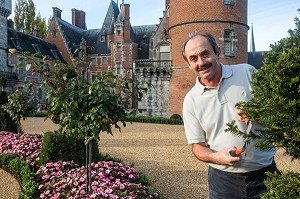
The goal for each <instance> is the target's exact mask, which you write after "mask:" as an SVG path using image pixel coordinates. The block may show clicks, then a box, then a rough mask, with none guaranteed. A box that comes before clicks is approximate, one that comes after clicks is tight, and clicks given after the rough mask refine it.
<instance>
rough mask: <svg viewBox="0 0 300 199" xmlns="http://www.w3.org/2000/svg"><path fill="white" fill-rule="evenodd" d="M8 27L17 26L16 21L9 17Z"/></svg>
mask: <svg viewBox="0 0 300 199" xmlns="http://www.w3.org/2000/svg"><path fill="white" fill-rule="evenodd" d="M7 27H8V28H11V29H14V27H15V22H14V21H13V20H12V19H8V20H7Z"/></svg>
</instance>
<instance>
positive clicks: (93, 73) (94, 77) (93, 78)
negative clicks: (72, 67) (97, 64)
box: [91, 72, 97, 82]
mask: <svg viewBox="0 0 300 199" xmlns="http://www.w3.org/2000/svg"><path fill="white" fill-rule="evenodd" d="M96 78H97V74H96V73H95V72H92V78H91V79H92V82H93V81H95V79H96Z"/></svg>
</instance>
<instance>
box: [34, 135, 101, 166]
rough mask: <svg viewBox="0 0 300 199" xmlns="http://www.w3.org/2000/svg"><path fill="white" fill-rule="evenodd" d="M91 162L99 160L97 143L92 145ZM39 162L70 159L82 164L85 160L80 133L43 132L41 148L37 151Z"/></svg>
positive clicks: (84, 146) (83, 144)
mask: <svg viewBox="0 0 300 199" xmlns="http://www.w3.org/2000/svg"><path fill="white" fill-rule="evenodd" d="M92 156H93V162H96V161H99V160H100V153H99V149H98V143H97V142H96V141H94V142H93V145H92ZM39 158H40V160H39V164H46V163H47V162H57V161H59V160H62V161H71V160H73V161H74V162H75V163H77V164H79V165H84V164H85V160H86V145H85V138H84V136H81V135H74V134H73V135H68V134H63V133H59V132H58V131H55V132H51V131H48V132H46V133H45V134H44V137H43V145H42V149H41V151H40V153H39Z"/></svg>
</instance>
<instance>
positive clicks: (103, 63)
mask: <svg viewBox="0 0 300 199" xmlns="http://www.w3.org/2000/svg"><path fill="white" fill-rule="evenodd" d="M101 60H102V65H105V64H107V57H102V59H101Z"/></svg>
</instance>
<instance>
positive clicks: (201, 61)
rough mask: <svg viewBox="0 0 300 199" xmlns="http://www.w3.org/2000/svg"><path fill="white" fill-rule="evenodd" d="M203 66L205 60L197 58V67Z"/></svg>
mask: <svg viewBox="0 0 300 199" xmlns="http://www.w3.org/2000/svg"><path fill="white" fill-rule="evenodd" d="M205 64H206V62H205V59H204V58H202V57H200V56H199V57H198V60H197V67H202V66H204V65H205Z"/></svg>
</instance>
